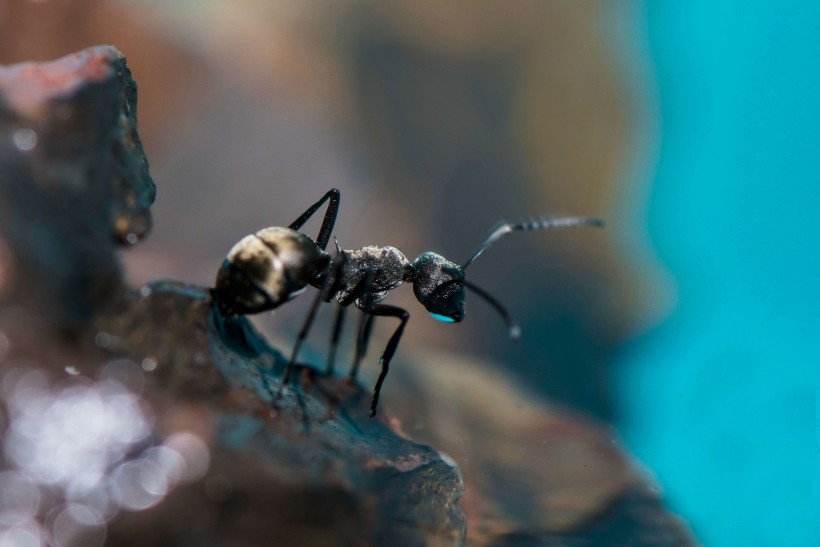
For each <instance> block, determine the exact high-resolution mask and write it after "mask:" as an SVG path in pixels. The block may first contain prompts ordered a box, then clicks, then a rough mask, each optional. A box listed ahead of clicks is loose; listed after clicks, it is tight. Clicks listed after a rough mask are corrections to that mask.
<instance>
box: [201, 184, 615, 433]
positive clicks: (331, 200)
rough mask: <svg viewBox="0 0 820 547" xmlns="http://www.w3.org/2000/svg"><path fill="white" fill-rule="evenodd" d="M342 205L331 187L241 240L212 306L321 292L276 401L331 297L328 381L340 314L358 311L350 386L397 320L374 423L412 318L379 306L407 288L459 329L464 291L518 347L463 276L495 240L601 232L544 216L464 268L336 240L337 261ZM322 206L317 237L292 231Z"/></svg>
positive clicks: (579, 220) (495, 236)
mask: <svg viewBox="0 0 820 547" xmlns="http://www.w3.org/2000/svg"><path fill="white" fill-rule="evenodd" d="M339 200H340V193H339V190H337V189H336V188H333V189H331V190H330V191H328V192H327V193H326V194H325V195H324V196H323V197H322V199H320V200H319V201H317V202H316V203H314V204H313V205H312V206H311V207H310V208H308V210H307V211H305V212H304V213H303V214H302V215H301V216H300V217H299V218H297V219H296V220H295V221H294V222H293V223H291V225H290V226H288V227H287V228H284V227H272V228H265V229H263V230H260V231H258V232H256V233H255V234H251V235H249V236H246V237H245V238H243V239H242V240H241V241H239V243H237V244H236V245H234V246H233V248H232V249H231V250H230V251H229V252H228V255H227V257H226V258H225V261H224V262H223V263H222V266H221V267H220V269H219V272H218V273H217V276H216V284H215V287H214V288H213V290H212V294H213V298H214V301H215V302H216V305H217V307H218V308H219V309H220V310H221V311H222V312H223V313H224V314H227V315H244V314H254V313H260V312H264V311H267V310H272V309H274V308H276V307H278V306H280V305H282V304H284V303H285V302H288V301H289V300H291V299H293V298H294V297H296V296H297V295H299V294H301V293H302V292H303V291H304V290H305V289H306V288H307V286H308V285H311V286H313V287H316V288H318V289H320V291H319V293H318V294H317V295H316V298H315V299H314V301H313V305H312V306H311V308H310V311H309V312H308V316H307V318H306V320H305V322H304V324H303V325H302V329H301V330H300V332H299V335H298V337H297V340H296V343H295V345H294V348H293V352H292V354H291V357H290V361H289V362H288V366H287V368H286V369H285V373H284V375H283V377H282V381H281V383H280V385H279V391H278V393H277V397H278V396H279V395H281V392H282V389H283V387H284V386H285V385H287V383H288V380H289V378H290V376H291V373H292V371H293V368H294V366H295V363H296V358H297V356H298V355H299V349H300V347H301V345H302V342H303V341H304V339H305V337H306V336H307V334H308V332H309V331H310V328H311V325H312V324H313V320H314V318H315V316H316V311H317V309H318V307H319V303H320V302H322V301H324V302H330V300H331V299H332V298H334V297H335V298H336V301H337V302H338V303H339V308H338V310H337V314H336V318H335V321H334V326H333V334H332V338H331V342H330V350H329V352H328V360H327V365H326V374H328V375H329V374H332V373H333V368H334V362H335V356H336V348H337V346H338V343H339V336H340V334H341V331H342V326H343V323H344V317H345V310H346V309H347V307H348V306H350V305H351V304H355V305H356V307H357V308H359V309H360V310H361V311H362V312H363V314H362V317H361V320H360V323H359V330H358V335H357V339H356V350H355V358H354V361H353V366H352V367H351V370H350V375H349V377H350V380H351V381H353V380H355V378H356V375H357V374H358V371H359V364H360V363H361V360H362V358H363V357H364V355H365V353H366V352H367V346H368V343H369V341H370V333H371V330H372V327H373V320H374V318H375V317H394V318H396V319H398V320H399V326H398V327H397V328H396V330H395V331H394V332H393V335H392V336H391V337H390V340H389V341H388V342H387V346H386V347H385V349H384V353H382V356H381V358H380V359H379V365H381V372H380V373H379V377H378V380H377V381H376V387H375V389H374V390H373V400H372V402H371V405H370V417H371V418H372V417H374V416H375V415H376V408H377V406H378V403H379V393H380V392H381V387H382V383H383V382H384V379H385V377H386V376H387V371H388V369H389V367H390V361H391V359H392V358H393V355H394V354H395V352H396V348H397V347H398V345H399V340H400V339H401V336H402V334H403V333H404V327H405V326H406V325H407V320H408V319H409V318H410V314H409V313H407V311H406V310H404V309H403V308H400V307H398V306H390V305H387V304H381V303H380V302H381V301H382V300H383V299H384V298H385V297H386V296H387V294H388V293H389V292H390V291H392V290H393V289H395V288H396V287H398V286H399V285H401V284H402V283H411V284H412V285H413V292H414V294H415V296H416V298H417V299H418V301H419V302H420V303H421V304H422V305H423V306H424V307H425V308H426V309H427V311H428V312H429V313H430V315H432V316H433V318H435V319H437V320H439V321H444V322H447V323H458V322H459V321H461V320H462V319H464V297H465V289H469V290H470V291H471V292H473V293H475V294H476V295H478V296H479V297H480V298H482V299H483V300H485V301H486V302H487V303H488V304H489V305H490V306H491V307H493V308H494V309H495V310H496V312H498V314H499V315H500V316H501V317H502V318H503V320H504V322H505V323H506V325H507V332H508V335H509V336H510V338H511V339H513V340H517V339H518V338H519V337H520V335H521V329H520V328H519V327H518V325H517V324H516V323H515V321H514V320H513V319H512V318H511V317H510V315H509V314H508V313H507V310H506V309H504V306H502V305H501V303H500V302H498V300H496V299H495V298H493V297H492V296H490V294H488V293H487V292H486V291H484V290H483V289H481V288H479V287H477V286H475V285H473V284H472V283H470V282H469V281H467V280H466V279H465V277H464V271H465V270H466V269H467V268H468V267H469V266H470V264H472V263H473V262H475V260H476V259H477V258H478V257H479V256H481V254H482V253H484V251H486V250H487V249H489V248H490V247H491V246H492V245H493V244H494V243H495V242H496V241H498V240H499V239H501V238H503V237H504V236H506V235H507V234H510V233H512V232H516V231H527V230H541V229H546V228H563V227H569V226H582V225H589V226H598V227H601V226H603V222H602V221H601V220H599V219H596V218H589V217H558V218H549V217H545V218H536V219H533V220H528V221H524V222H513V223H510V222H505V223H503V224H501V225H500V226H498V228H496V229H495V230H493V231H492V232H491V233H490V235H489V236H487V238H486V239H485V240H484V242H483V243H481V245H480V246H479V248H478V250H477V251H476V252H475V253H473V255H472V257H470V259H469V260H467V261H466V262H465V263H464V264H462V265H459V264H457V263H455V262H451V261H450V260H447V259H446V258H444V257H443V256H441V255H439V254H436V253H433V252H429V251H428V252H425V253H422V254H421V255H419V257H418V258H416V259H415V260H414V261H412V262H411V261H409V260H408V259H407V257H406V256H405V255H404V254H403V253H402V252H401V251H400V250H399V249H397V248H395V247H390V246H385V247H377V246H366V247H360V248H358V249H349V250H345V249H341V248H340V247H339V243H338V241H336V239H335V237H334V243H335V245H336V255H335V256H334V257H332V258H331V256H330V255H329V254H328V253H327V252H326V251H325V249H326V248H327V245H328V243H329V241H330V236H331V233H332V232H333V226H334V224H335V223H336V216H337V214H338V212H339ZM325 202H328V205H327V211H326V212H325V217H324V219H323V220H322V226H321V228H320V229H319V235H318V237H317V238H316V241H313V240H312V239H310V238H309V237H308V236H306V235H305V234H303V233H301V232H299V231H297V230H299V229H300V228H301V227H302V225H304V224H305V222H307V221H308V219H310V217H312V216H313V215H314V214H315V213H316V212H317V211H318V210H319V209H320V208H321V207H322V205H324V203H325Z"/></svg>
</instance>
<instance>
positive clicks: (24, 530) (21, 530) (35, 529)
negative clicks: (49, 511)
mask: <svg viewBox="0 0 820 547" xmlns="http://www.w3.org/2000/svg"><path fill="white" fill-rule="evenodd" d="M43 536H44V534H43V530H42V529H41V528H40V525H39V524H37V523H36V522H34V521H29V522H27V523H25V524H21V525H19V526H15V527H14V528H9V529H8V530H3V531H2V532H0V547H43V546H44V545H45V538H44V537H43Z"/></svg>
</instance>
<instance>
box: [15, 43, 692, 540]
mask: <svg viewBox="0 0 820 547" xmlns="http://www.w3.org/2000/svg"><path fill="white" fill-rule="evenodd" d="M154 192H155V191H154V185H153V182H152V181H151V178H150V175H149V173H148V166H147V162H146V160H145V155H144V153H143V151H142V148H141V146H140V143H139V138H138V136H137V133H136V87H135V85H134V82H133V80H132V79H131V77H130V73H129V71H128V68H127V66H126V65H125V60H124V58H123V57H122V55H121V54H120V53H119V52H118V51H117V50H116V49H114V48H111V47H97V48H92V49H89V50H85V51H83V52H80V53H77V54H74V55H71V56H69V57H65V58H63V59H60V60H58V61H55V62H52V63H44V64H36V65H31V64H26V65H15V66H11V67H6V68H0V431H2V434H3V435H2V438H0V446H1V447H2V450H3V453H2V459H0V540H3V541H5V540H9V541H11V543H12V544H14V542H15V541H16V540H20V542H21V543H22V541H23V539H24V540H26V541H29V543H27V544H31V545H45V544H46V543H51V544H55V545H101V544H103V543H105V544H109V545H123V546H129V545H134V546H137V545H139V546H150V545H192V546H193V545H196V546H208V545H220V546H221V545H226V546H233V545H236V546H247V545H328V546H331V545H333V546H335V545H391V546H392V545H396V546H401V545H433V546H439V545H442V546H444V545H459V544H462V543H464V542H465V533H466V522H467V519H468V518H469V519H470V526H471V529H473V530H475V532H476V533H475V534H474V535H472V536H471V539H470V540H469V543H471V544H475V545H621V544H630V545H688V544H690V543H691V541H690V539H689V537H688V534H687V532H686V530H685V528H684V527H683V525H681V524H680V523H679V522H678V521H677V519H676V518H675V517H673V516H671V515H670V514H669V513H668V512H666V510H665V509H664V508H663V506H662V504H661V502H660V500H659V498H658V497H657V496H656V495H655V494H654V493H653V492H651V490H650V489H649V488H648V486H647V485H646V481H645V480H644V479H643V478H641V477H638V476H636V474H635V471H634V467H633V466H632V464H631V462H629V460H628V458H626V457H625V456H624V455H623V453H622V452H621V451H620V450H619V449H618V447H617V446H613V444H612V442H611V438H610V437H611V435H610V434H609V433H608V431H607V430H604V429H602V428H600V427H599V426H596V425H595V424H593V423H591V422H588V421H585V420H582V419H579V418H578V417H575V416H572V415H570V414H567V413H566V412H564V411H561V410H559V409H554V408H548V407H545V406H543V405H538V404H527V405H523V406H522V405H521V401H522V400H523V399H522V393H523V392H524V391H525V390H523V389H521V388H518V387H516V386H514V385H513V384H512V383H510V382H508V381H506V380H504V379H503V378H502V379H499V378H497V377H494V376H493V375H492V374H491V373H490V372H489V371H487V370H485V369H483V368H482V367H481V366H478V365H476V364H475V363H469V364H465V363H463V362H462V363H459V362H455V361H454V360H449V361H448V360H447V358H444V357H441V356H433V355H427V356H424V355H423V354H422V356H421V357H418V356H417V357H416V358H415V359H416V361H415V362H413V359H414V358H413V357H408V358H407V359H405V362H408V360H409V363H410V365H411V366H408V367H403V368H404V372H400V373H399V376H397V377H395V379H394V380H391V381H392V382H393V385H394V386H402V392H401V393H402V395H399V394H397V396H391V397H388V398H387V399H386V401H385V402H386V403H387V404H386V405H385V410H392V411H393V412H395V415H392V414H389V413H388V412H385V413H384V414H382V415H381V416H380V418H379V419H376V420H371V419H368V418H367V415H368V408H369V402H370V393H369V390H366V389H363V388H361V387H359V386H356V385H351V384H350V383H348V382H346V381H345V380H343V379H340V378H335V377H332V378H328V377H324V376H322V375H321V374H319V373H317V372H316V370H315V369H313V368H312V367H310V366H307V365H305V366H302V367H300V369H299V374H297V375H296V381H295V384H294V389H289V390H286V391H285V392H284V393H285V394H284V397H283V398H282V399H281V400H280V401H279V402H278V403H277V404H276V405H274V404H273V399H274V393H275V391H276V389H277V388H278V381H279V378H280V376H281V373H282V370H283V367H284V364H285V361H284V359H283V356H282V354H281V353H280V352H279V351H278V350H276V349H274V348H272V347H270V346H269V345H268V343H267V342H266V341H265V340H264V339H263V338H262V337H261V336H260V335H259V334H258V333H257V332H256V331H255V330H254V329H253V327H252V326H251V324H250V323H249V322H248V321H247V320H245V319H243V318H241V319H226V318H225V317H223V316H222V315H220V314H219V313H218V312H217V311H216V310H215V308H214V306H213V305H212V302H211V299H210V296H209V291H208V289H207V288H205V287H200V286H192V285H185V284H182V283H179V282H175V281H158V282H153V283H150V284H148V285H146V286H144V287H142V288H140V289H138V290H134V289H132V288H130V287H128V286H127V284H126V283H125V281H124V279H123V275H122V271H121V267H120V262H119V258H118V255H117V245H130V244H133V243H136V242H137V241H138V240H139V239H140V238H141V237H143V236H144V235H145V234H146V233H147V232H148V230H149V228H150V211H149V206H150V205H151V203H152V201H153V199H154ZM216 266H218V265H215V266H214V270H216ZM407 353H408V354H410V353H412V352H407ZM431 365H434V366H431ZM444 365H446V366H444ZM448 390H449V391H448ZM387 407H389V409H388V408H387ZM396 416H399V417H401V421H400V420H399V419H398V418H396ZM418 421H421V422H423V423H425V424H428V427H426V428H422V429H421V430H420V429H418V428H416V427H409V425H411V424H414V423H416V422H418ZM448 424H449V425H451V426H454V427H451V428H449V429H448V428H446V427H444V426H446V425H448ZM403 430H406V431H408V432H410V433H412V435H413V436H414V437H415V438H417V439H421V440H422V441H423V442H427V443H429V444H430V445H432V446H438V447H442V448H443V449H445V450H446V451H447V452H448V453H450V454H451V455H452V457H450V456H445V455H443V454H442V453H440V452H438V451H437V450H435V449H433V448H431V447H430V446H428V445H424V444H419V443H417V442H414V441H412V440H409V438H408V437H407V435H405V434H404V433H403V432H402V431H403ZM452 431H459V432H460V433H459V439H458V440H459V442H458V443H455V444H454V439H453V437H452ZM455 462H458V464H462V462H463V465H464V470H465V473H466V481H465V480H464V479H463V478H462V472H461V470H460V468H459V465H457V464H456V463H455ZM465 482H466V484H467V491H466V493H465ZM10 484H11V485H15V486H14V488H13V489H12V488H11V487H9V486H8V485H10ZM12 491H13V492H15V494H14V495H9V494H8V492H12ZM462 494H464V497H463V499H462ZM460 502H461V505H463V507H464V510H462V506H461V505H460ZM465 514H466V516H465ZM20 538H23V539H20ZM32 538H34V539H32ZM37 542H39V543H37Z"/></svg>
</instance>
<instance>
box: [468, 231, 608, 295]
mask: <svg viewBox="0 0 820 547" xmlns="http://www.w3.org/2000/svg"><path fill="white" fill-rule="evenodd" d="M603 225H604V221H603V220H601V219H599V218H592V217H552V218H550V217H542V218H536V219H533V220H526V221H524V222H514V223H513V222H505V223H504V224H502V225H501V226H499V227H498V228H496V229H495V230H493V232H492V233H491V234H490V235H489V236H487V239H485V240H484V243H482V244H481V246H480V247H479V248H478V250H477V251H476V252H475V254H474V255H473V256H472V258H470V260H468V261H467V262H465V263H464V265H463V266H461V269H462V270H466V269H467V266H469V265H470V264H472V263H473V262H475V259H476V258H478V257H479V256H481V253H483V252H484V251H486V250H487V249H489V248H490V247H492V245H493V243H495V242H496V241H498V240H499V239H501V238H502V237H504V236H505V235H507V234H509V233H510V232H521V231H529V230H543V229H547V228H569V227H571V226H598V227H599V228H600V227H603ZM473 290H475V288H473ZM476 292H478V291H476ZM479 294H480V293H479ZM485 295H486V293H485ZM487 296H489V295H487Z"/></svg>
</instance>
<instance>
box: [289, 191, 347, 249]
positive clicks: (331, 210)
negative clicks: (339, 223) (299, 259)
mask: <svg viewBox="0 0 820 547" xmlns="http://www.w3.org/2000/svg"><path fill="white" fill-rule="evenodd" d="M328 199H329V200H330V203H328V204H327V211H326V212H325V218H324V219H323V220H322V227H321V228H320V229H319V236H318V237H317V238H316V245H318V246H319V248H320V249H322V250H323V251H324V250H325V249H326V248H327V244H328V242H329V241H330V234H331V233H332V232H333V226H334V225H335V224H336V216H337V215H338V214H339V201H340V199H341V193H340V192H339V190H338V189H336V188H331V189H330V190H329V191H328V192H327V193H326V194H325V195H324V196H322V199H320V200H319V201H317V202H316V203H314V204H313V205H311V206H310V207H309V208H308V210H307V211H305V212H304V213H302V216H300V217H299V218H297V219H296V220H294V221H293V222H292V223H291V225H290V226H289V228H290V229H292V230H298V229H299V228H301V227H302V226H303V225H304V224H305V222H307V221H308V220H309V219H310V217H312V216H313V215H314V214H315V213H316V211H318V210H319V208H320V207H321V206H322V205H323V204H324V203H325V202H326V201H327V200H328Z"/></svg>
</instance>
